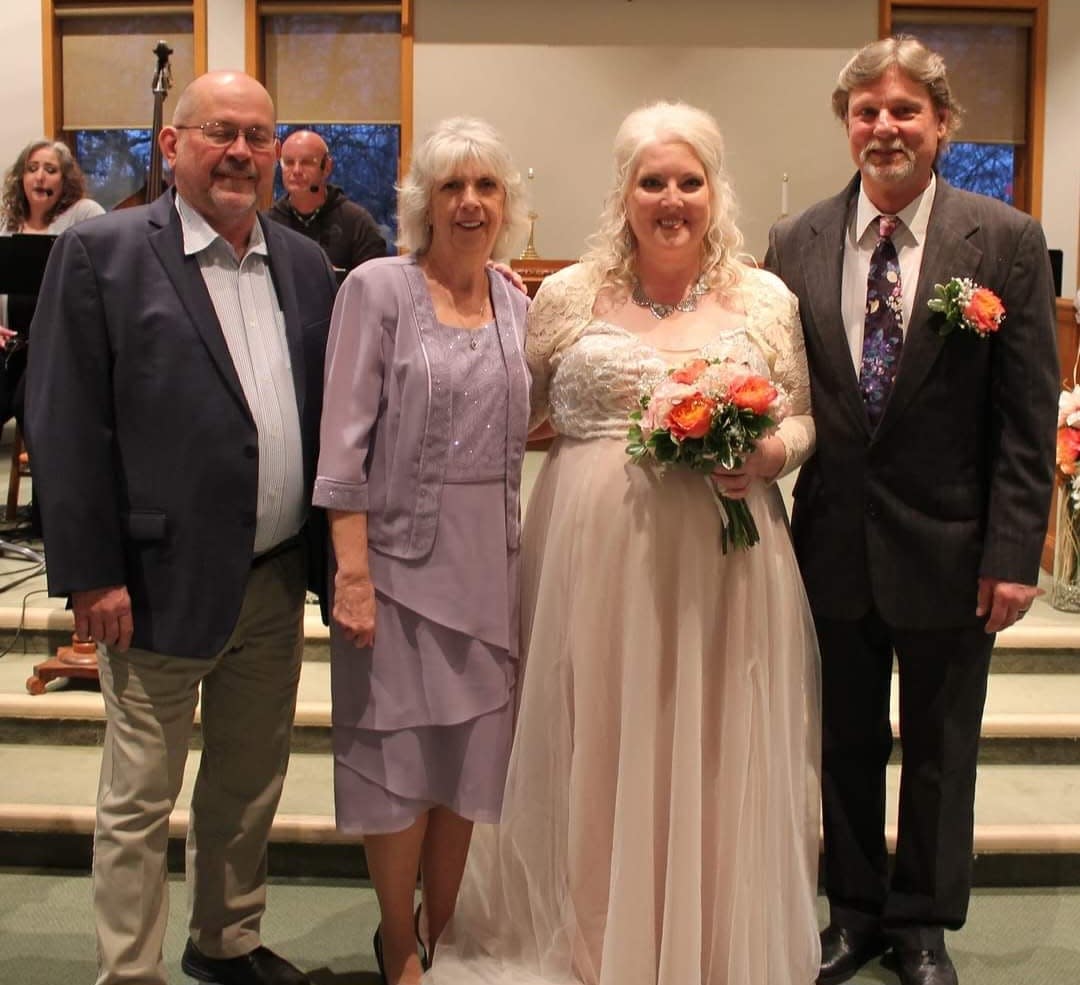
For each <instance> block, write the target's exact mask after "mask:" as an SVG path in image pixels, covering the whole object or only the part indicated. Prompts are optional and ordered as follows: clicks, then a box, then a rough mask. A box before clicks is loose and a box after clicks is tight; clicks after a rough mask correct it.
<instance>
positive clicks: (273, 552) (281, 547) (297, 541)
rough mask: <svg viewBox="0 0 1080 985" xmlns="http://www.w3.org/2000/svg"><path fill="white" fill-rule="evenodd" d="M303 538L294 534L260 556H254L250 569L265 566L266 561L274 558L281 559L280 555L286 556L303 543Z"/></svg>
mask: <svg viewBox="0 0 1080 985" xmlns="http://www.w3.org/2000/svg"><path fill="white" fill-rule="evenodd" d="M303 542H304V541H303V538H302V537H301V536H300V535H299V534H294V535H293V536H292V537H289V538H287V539H286V540H283V541H282V542H281V543H280V544H275V545H274V546H273V547H271V548H270V549H269V550H267V551H263V552H262V554H256V555H255V557H253V558H252V559H251V567H252V568H257V567H259V565H261V564H266V562H267V561H272V560H273V559H274V558H276V557H281V555H282V554H287V553H288V552H289V551H292V550H295V549H296V548H297V547H299V546H300V545H301V544H302V543H303Z"/></svg>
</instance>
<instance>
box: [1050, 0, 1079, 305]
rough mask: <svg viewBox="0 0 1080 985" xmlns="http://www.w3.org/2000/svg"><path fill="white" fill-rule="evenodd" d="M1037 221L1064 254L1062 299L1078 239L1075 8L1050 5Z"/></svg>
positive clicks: (1070, 282) (1063, 2)
mask: <svg viewBox="0 0 1080 985" xmlns="http://www.w3.org/2000/svg"><path fill="white" fill-rule="evenodd" d="M1048 33H1049V38H1048V43H1047V62H1048V65H1047V73H1046V74H1047V81H1046V143H1045V152H1044V157H1043V201H1042V222H1043V229H1045V231H1046V240H1047V242H1048V243H1049V244H1050V246H1052V247H1054V248H1055V249H1061V250H1064V251H1065V262H1064V277H1063V278H1062V295H1063V296H1064V297H1072V296H1073V295H1075V294H1076V289H1077V286H1078V285H1077V264H1078V262H1080V261H1078V260H1077V249H1078V245H1080V244H1078V242H1077V240H1078V236H1080V3H1078V2H1076V0H1050V29H1049V32H1048Z"/></svg>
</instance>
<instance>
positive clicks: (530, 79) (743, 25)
mask: <svg viewBox="0 0 1080 985" xmlns="http://www.w3.org/2000/svg"><path fill="white" fill-rule="evenodd" d="M823 6H825V5H819V4H813V5H811V4H804V3H801V2H799V0H758V2H756V3H753V4H734V3H723V2H707V0H681V2H679V3H677V4H676V3H669V2H666V0H634V2H633V3H628V2H626V0H590V2H578V3H574V2H573V0H549V2H547V3H544V4H529V3H516V2H511V3H506V2H499V0H458V2H455V3H454V4H446V3H441V2H440V0H416V52H415V88H416V105H415V108H414V124H415V133H416V134H417V136H418V138H419V137H421V136H422V135H423V134H424V133H425V132H426V131H427V130H428V129H430V127H431V126H432V125H434V124H435V123H436V122H437V121H438V120H440V119H442V118H443V117H446V116H450V115H453V114H455V113H472V114H476V115H478V116H483V117H485V118H487V119H489V120H490V121H491V122H492V123H493V124H495V126H496V127H498V128H499V130H500V131H501V132H502V133H503V135H504V137H505V138H506V140H507V143H508V144H509V145H510V147H511V149H512V150H513V153H514V156H515V160H516V162H517V164H518V166H519V167H520V168H521V169H522V170H523V171H524V170H525V169H526V168H529V167H531V168H533V169H534V170H535V173H536V177H535V179H534V180H533V182H532V185H533V195H532V197H533V200H534V206H535V208H536V211H537V212H539V213H540V219H539V220H538V222H537V227H536V246H537V249H538V251H539V252H540V253H541V255H543V256H549V257H574V256H577V255H579V254H580V252H581V250H582V247H583V244H584V240H585V238H586V236H588V234H589V233H591V232H592V231H593V229H594V228H595V226H596V219H597V216H598V214H599V212H600V208H601V205H602V202H603V198H604V195H605V193H606V192H607V190H608V188H609V186H610V183H611V174H612V163H611V144H612V140H613V138H614V135H615V130H616V129H617V127H618V124H619V122H620V121H621V120H622V118H623V117H624V116H625V115H626V113H627V112H629V111H630V110H631V109H633V108H634V107H635V106H639V105H641V104H642V103H645V102H649V101H652V100H655V99H682V100H685V101H686V102H690V103H693V104H695V105H698V106H701V107H703V108H705V109H707V110H709V111H710V112H711V113H713V115H714V116H715V117H716V118H717V120H718V122H719V123H720V126H721V129H722V131H723V133H724V138H725V142H726V146H727V164H728V169H729V170H730V172H731V175H732V178H733V181H734V185H735V191H736V195H737V196H738V199H739V202H740V204H741V219H740V226H741V228H742V230H743V233H744V235H745V236H746V249H747V251H748V252H750V253H752V254H753V255H755V256H757V257H762V256H763V255H764V252H765V247H766V243H767V234H768V230H769V227H770V226H771V225H772V223H773V222H774V221H775V220H776V218H777V216H778V214H779V212H780V205H781V180H782V176H783V174H784V173H787V174H788V175H789V178H790V182H789V209H790V210H791V211H793V212H794V211H799V210H801V209H802V208H804V207H806V206H807V205H809V204H811V203H812V202H815V201H817V200H818V199H820V198H823V197H824V196H826V195H829V194H832V193H834V192H835V191H837V190H838V189H839V187H840V185H841V184H842V183H843V182H844V181H846V179H847V176H848V174H849V172H850V171H851V169H852V166H851V164H850V159H849V158H848V154H847V144H846V141H845V140H844V137H843V131H842V129H841V126H840V124H839V122H838V121H836V120H835V119H834V118H833V117H832V115H831V111H830V109H829V95H830V93H831V92H832V89H833V86H834V84H835V80H836V73H837V71H838V70H839V68H840V66H842V65H843V64H844V62H845V61H846V60H847V58H848V57H849V56H850V54H851V53H852V52H853V51H854V50H855V49H856V48H858V47H859V46H860V45H861V44H863V43H864V42H865V40H866V39H867V38H871V37H873V36H874V32H875V30H876V20H877V7H876V4H874V3H873V2H867V0H836V2H834V3H830V4H829V5H827V9H826V10H825V11H823V10H822V9H821V8H822V7H823ZM808 11H811V13H808Z"/></svg>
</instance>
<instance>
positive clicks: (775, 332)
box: [747, 270, 815, 479]
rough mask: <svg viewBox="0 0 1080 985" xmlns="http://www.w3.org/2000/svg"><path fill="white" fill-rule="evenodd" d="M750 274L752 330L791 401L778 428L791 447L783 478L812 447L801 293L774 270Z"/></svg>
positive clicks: (781, 471)
mask: <svg viewBox="0 0 1080 985" xmlns="http://www.w3.org/2000/svg"><path fill="white" fill-rule="evenodd" d="M751 276H752V278H753V280H752V281H751V283H750V285H749V287H748V290H747V299H748V300H747V313H748V317H749V321H750V331H751V334H752V335H753V336H754V339H755V341H756V342H757V343H758V344H759V345H760V346H762V348H763V349H764V350H765V353H766V355H767V356H768V358H769V363H770V365H771V366H772V376H773V380H774V381H775V382H776V383H779V384H780V386H782V387H783V388H784V391H785V392H786V393H787V395H788V397H789V398H790V401H791V408H790V413H789V414H788V416H787V417H786V418H785V419H784V420H783V421H781V423H780V427H779V428H777V431H776V435H777V437H778V438H780V440H781V441H783V443H784V448H785V450H786V452H787V457H786V460H785V462H784V467H783V468H782V469H781V470H780V474H779V475H778V476H777V478H778V479H779V478H781V477H782V476H785V475H787V474H788V473H789V472H791V471H793V470H794V469H796V468H798V467H799V466H800V465H802V463H803V462H805V461H806V460H807V459H808V458H809V457H810V454H811V452H813V450H814V440H815V433H814V419H813V417H812V416H811V407H810V374H809V371H808V370H807V366H806V344H805V342H804V340H803V332H802V321H801V320H800V319H799V301H798V298H796V297H795V295H794V294H792V293H791V292H790V291H789V290H788V289H787V287H785V286H784V283H783V281H781V280H780V279H779V278H778V277H775V276H774V275H773V274H770V273H767V272H766V271H763V270H754V271H753V272H752V274H751Z"/></svg>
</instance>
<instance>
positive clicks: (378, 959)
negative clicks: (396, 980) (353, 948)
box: [371, 923, 390, 985]
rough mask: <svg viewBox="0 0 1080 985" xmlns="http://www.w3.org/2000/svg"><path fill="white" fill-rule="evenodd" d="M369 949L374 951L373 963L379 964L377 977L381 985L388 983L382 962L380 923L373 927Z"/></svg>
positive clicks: (387, 984)
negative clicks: (373, 931)
mask: <svg viewBox="0 0 1080 985" xmlns="http://www.w3.org/2000/svg"><path fill="white" fill-rule="evenodd" d="M371 950H372V951H374V952H375V963H376V964H377V965H378V966H379V978H380V980H381V981H382V985H390V982H389V979H388V978H387V977H386V965H384V964H383V956H382V924H381V923H380V924H379V926H378V927H376V928H375V936H374V937H372V938H371Z"/></svg>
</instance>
